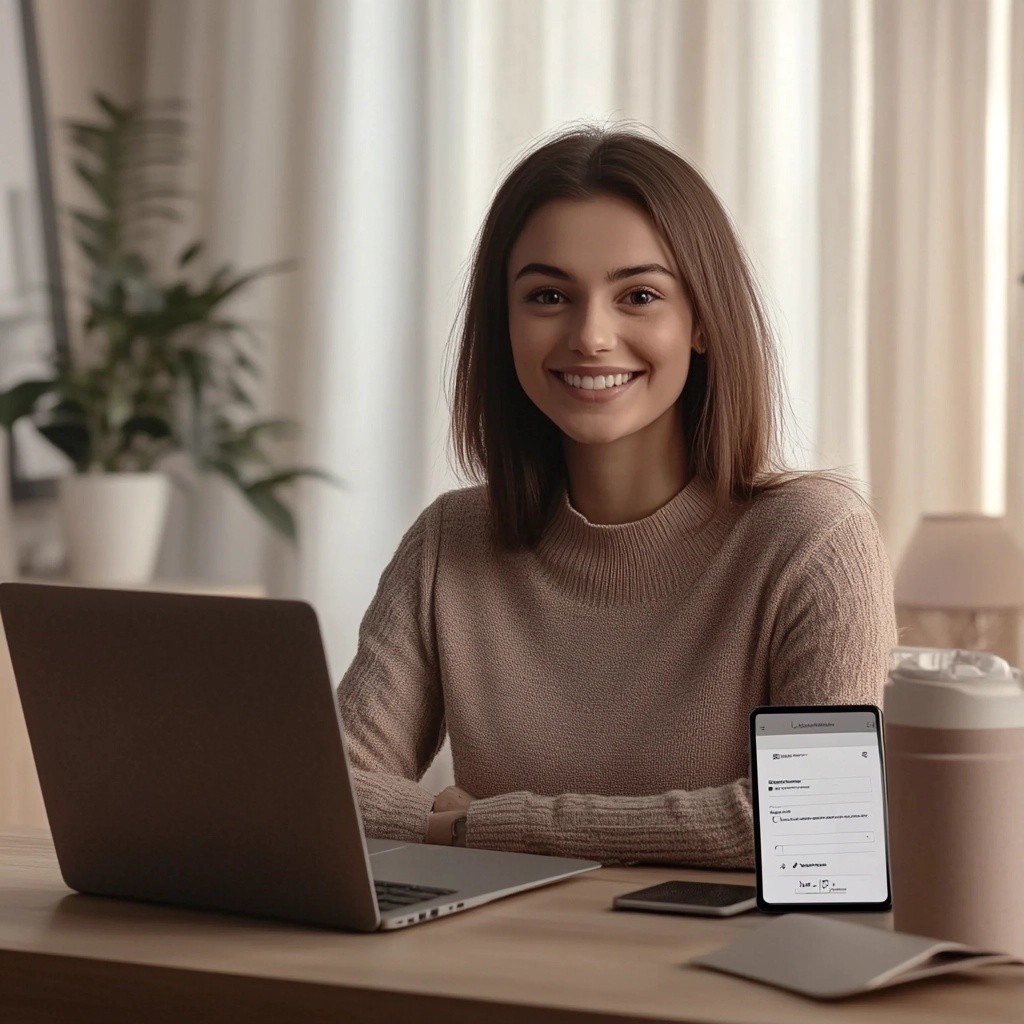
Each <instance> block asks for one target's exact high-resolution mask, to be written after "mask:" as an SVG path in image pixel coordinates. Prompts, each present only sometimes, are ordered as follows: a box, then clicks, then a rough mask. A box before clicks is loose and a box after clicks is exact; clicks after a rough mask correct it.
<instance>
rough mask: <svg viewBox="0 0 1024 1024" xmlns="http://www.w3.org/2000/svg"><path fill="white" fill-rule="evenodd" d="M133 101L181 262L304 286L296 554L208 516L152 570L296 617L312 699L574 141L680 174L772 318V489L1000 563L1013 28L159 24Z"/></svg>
mask: <svg viewBox="0 0 1024 1024" xmlns="http://www.w3.org/2000/svg"><path fill="white" fill-rule="evenodd" d="M150 29H151V31H150V37H149V39H150V42H149V54H148V68H149V92H150V94H151V95H153V96H166V95H182V96H186V97H188V98H189V99H190V100H191V101H192V103H193V108H192V116H193V121H194V124H195V128H196V132H197V140H198V143H199V145H198V146H197V152H198V155H199V158H200V166H199V168H198V176H197V186H198V188H199V190H200V192H201V217H200V223H199V230H200V231H201V232H205V233H207V234H208V235H209V237H210V238H211V240H212V242H213V245H214V249H215V251H216V252H217V253H219V254H220V255H222V256H225V257H231V258H233V259H235V260H237V261H239V262H241V263H244V264H254V263H262V262H267V261H272V260H275V259H279V258H288V257H296V258H298V259H299V260H300V262H301V267H300V269H299V270H298V271H297V272H295V273H294V274H291V275H289V276H287V277H282V278H279V279H276V280H274V281H272V282H268V283H266V284H264V285H261V286H260V290H258V291H257V290H256V289H254V290H253V293H252V298H251V299H250V300H248V301H247V302H246V303H244V304H241V308H240V312H242V313H244V314H247V315H250V316H255V317H257V318H259V319H260V320H261V321H263V322H264V325H265V333H266V335H267V337H268V338H270V339H272V342H273V343H272V345H271V346H270V347H269V349H268V376H267V381H266V394H265V401H266V403H267V408H268V410H272V411H275V412H282V411H283V412H286V413H291V414H293V415H295V416H297V417H298V418H299V419H301V420H302V422H303V424H304V426H305V439H304V441H303V442H302V443H301V445H299V446H297V447H295V448H293V449H292V450H291V451H289V452H288V453H287V454H288V455H290V456H293V457H295V458H301V459H303V460H306V461H309V462H312V463H315V464H317V465H320V466H323V467H326V468H329V469H331V470H332V471H334V472H335V473H337V474H338V475H339V476H341V477H343V478H344V479H345V480H346V481H347V485H348V486H347V489H346V490H333V489H330V488H328V487H325V486H322V485H318V484H308V485H304V486H303V488H302V489H301V490H300V491H299V492H298V494H297V495H296V497H297V500H298V502H299V506H300V512H301V516H300V521H301V530H302V540H301V545H300V548H299V550H298V553H297V555H296V554H295V553H293V552H291V551H290V550H289V549H288V548H287V547H286V546H284V545H282V544H279V543H276V542H273V541H272V540H270V539H268V535H267V533H266V531H265V530H264V528H263V527H262V526H261V525H260V524H259V523H258V522H256V520H255V519H254V518H253V517H252V516H250V515H249V514H248V513H247V512H246V511H245V510H244V509H242V508H241V507H240V504H239V503H238V502H237V501H236V500H235V499H234V496H233V495H231V494H228V493H227V492H225V491H223V490H222V489H220V488H216V487H206V488H205V489H204V491H203V492H201V495H200V500H198V501H193V502H192V503H191V504H190V505H188V506H185V505H184V503H183V505H182V508H181V509H180V510H179V514H178V528H177V532H176V535H175V536H174V537H173V538H172V542H171V543H170V544H169V545H168V550H167V551H166V552H165V567H164V568H165V571H174V570H177V571H180V572H202V573H203V574H205V575H208V576H213V577H215V578H225V579H226V578H232V579H236V580H238V579H243V578H248V579H252V578H255V579H259V580H262V581H264V582H266V583H267V584H268V585H269V587H270V589H271V592H272V593H277V594H282V595H298V596H302V597H305V598H307V599H309V600H311V601H312V602H313V603H314V604H315V605H316V607H317V608H318V610H319V612H320V615H321V620H322V622H323V623H324V626H325V631H326V634H327V636H326V639H327V643H328V647H329V651H330V656H331V660H332V669H333V671H334V674H335V676H337V675H339V674H340V673H341V671H343V669H344V667H345V666H346V665H347V663H348V660H349V659H350V657H351V655H352V653H353V651H354V647H355V639H356V630H357V627H358V622H359V619H360V616H361V614H362V612H363V610H364V608H365V606H366V604H367V603H368V601H369V599H370V597H371V595H372V592H373V589H374V587H375V586H376V581H377V577H378V575H379V573H380V570H381V569H382V568H383V566H384V564H385V563H386V561H387V559H388V558H389V557H390V555H391V553H392V552H393V550H394V548H395V545H396V543H397V541H398V539H399V536H400V535H401V533H402V531H403V530H404V529H405V528H406V527H407V526H408V525H409V524H410V523H411V521H412V519H413V518H414V517H415V515H416V514H417V512H418V511H419V510H420V509H421V508H422V507H423V506H424V505H425V504H426V502H427V501H429V500H430V498H431V497H432V496H433V495H435V494H437V493H438V492H439V491H441V490H443V489H445V488H447V487H451V486H455V485H456V484H457V481H456V480H455V479H454V477H453V476H452V474H451V472H450V470H449V468H448V463H447V450H446V438H447V405H446V401H445V398H444V395H443V392H442V379H443V375H442V370H443V363H444V360H443V356H444V352H445V346H446V343H447V341H448V336H449V332H450V330H451V327H452V323H453V320H454V316H455V312H456V308H457V304H458V300H459V297H460V292H461V288H462V285H463V281H464V274H465V271H466V268H467V265H468V258H469V255H470V253H471V250H472V245H473V241H474V237H475V234H476V232H477V230H478V228H479V226H480V223H481V220H482V218H483V215H484V212H485V211H486V208H487V205H488V202H489V200H490V197H491V195H492V193H493V191H494V189H495V187H496V186H497V184H498V182H499V181H500V179H501V177H502V176H503V174H504V173H506V172H507V170H508V169H509V168H510V167H511V165H512V164H513V163H514V162H515V161H516V160H517V159H518V157H520V156H521V155H522V154H523V153H524V152H525V151H526V150H527V149H528V148H530V146H531V145H532V143H533V142H534V141H535V140H536V139H537V138H538V137H539V136H540V135H542V134H545V133H547V132H549V131H551V130H554V129H556V128H558V127H560V126H561V125H563V124H565V123H566V122H568V121H572V120H577V119H597V120H601V121H617V120H620V119H624V118H629V119H636V120H639V121H642V122H644V123H646V124H649V125H650V126H652V127H653V128H654V129H655V130H656V131H657V132H658V133H660V135H661V136H662V137H663V138H664V139H665V140H666V141H667V142H668V143H669V144H671V145H673V146H675V147H676V148H678V149H679V151H681V152H682V153H683V154H684V155H685V156H686V157H687V158H688V159H690V160H691V161H693V162H694V163H695V164H696V165H697V166H698V167H700V168H701V169H702V170H703V171H704V172H705V174H706V175H707V176H708V178H709V179H710V181H711V183H712V184H713V186H714V187H715V188H716V189H717V191H718V193H719V194H720V195H721V197H722V199H723V200H724V202H725V204H726V206H727V207H728V208H729V210H730V211H731V213H732V215H733V217H734V219H735V221H736V223H737V226H738V228H739V231H740V234H741V236H742V237H743V239H744V240H745V242H746V245H747V247H748V250H749V252H750V255H751V257H752V259H753V261H754V264H755V266H756V268H757V271H758V273H759V276H760V277H761V280H762V282H763V284H764V285H765V288H766V290H767V292H768V297H769V303H770V307H771V308H772V309H773V310H774V311H775V315H776V320H777V322H778V326H779V330H780V335H781V339H782V346H783V354H784V360H785V366H786V370H787V378H788V382H789V388H790V396H791V401H792V416H791V428H792V436H793V447H792V449H791V457H792V460H793V461H794V462H795V463H797V464H799V465H805V466H806V465H829V466H836V465H839V466H844V467H847V468H848V469H850V470H851V471H852V472H853V473H854V474H856V475H857V476H859V477H860V478H862V479H863V480H864V481H865V482H866V484H867V487H868V490H869V492H870V495H871V497H872V500H873V503H874V505H875V507H876V509H877V511H878V514H879V519H880V522H881V525H882V528H883V532H884V534H885V537H886V540H887V543H888V544H889V547H890V554H891V556H892V557H893V559H894V560H896V559H897V558H898V556H899V554H900V552H901V550H902V547H903V545H904V544H905V542H906V540H907V539H908V537H909V533H910V531H911V530H912V529H913V526H914V524H915V523H916V521H917V519H918V517H919V516H920V515H921V514H922V513H924V512H942V511H954V510H958V509H967V510H969V509H975V510H980V511H989V512H996V513H999V512H1002V511H1003V509H1004V507H1005V508H1006V509H1007V510H1008V513H1009V515H1010V516H1011V517H1013V519H1014V522H1015V523H1016V524H1017V528H1018V529H1020V531H1021V535H1022V538H1024V445H1022V443H1021V441H1022V437H1024V399H1022V387H1021V384H1022V374H1024V355H1022V349H1024V316H1022V307H1024V302H1022V296H1024V288H1022V287H1021V286H1020V285H1016V284H1015V283H1014V279H1015V277H1017V276H1019V275H1020V273H1022V272H1024V155H1022V154H1024V0H902V2H900V3H898V4H897V3H890V2H885V0H427V2H417V0H348V2H342V0H304V2H300V3H286V2H284V0H219V2H210V0H151V24H150Z"/></svg>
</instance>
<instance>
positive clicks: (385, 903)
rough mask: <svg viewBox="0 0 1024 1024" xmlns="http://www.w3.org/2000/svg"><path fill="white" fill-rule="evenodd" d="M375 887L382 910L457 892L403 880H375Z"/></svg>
mask: <svg viewBox="0 0 1024 1024" xmlns="http://www.w3.org/2000/svg"><path fill="white" fill-rule="evenodd" d="M373 887H374V888H375V889H376V890H377V906H378V907H380V909H381V910H397V909H398V908H399V907H409V906H412V904H413V903H423V902H424V901H425V900H432V899H436V898H437V897H438V896H451V895H452V894H453V893H454V892H455V890H454V889H435V888H434V887H433V886H430V885H406V884H404V883H402V882H377V881H374V883H373Z"/></svg>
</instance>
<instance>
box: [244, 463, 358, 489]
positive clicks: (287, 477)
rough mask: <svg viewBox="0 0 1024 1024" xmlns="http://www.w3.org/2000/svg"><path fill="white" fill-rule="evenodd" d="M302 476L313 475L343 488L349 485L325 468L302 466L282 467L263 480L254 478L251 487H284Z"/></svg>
mask: <svg viewBox="0 0 1024 1024" xmlns="http://www.w3.org/2000/svg"><path fill="white" fill-rule="evenodd" d="M300 477H313V478H314V479H317V480H323V481H325V482H326V483H329V484H333V485H334V486H335V487H340V488H342V489H344V488H345V487H346V486H347V485H346V483H345V481H344V480H342V479H340V478H339V477H336V476H335V475H334V474H333V473H328V472H327V471H326V470H323V469H314V468H312V467H311V466H301V467H296V468H293V469H282V470H279V471H278V472H277V473H274V474H273V475H272V476H268V477H264V478H263V479H262V480H254V481H253V482H252V483H250V484H249V489H250V490H274V489H275V488H278V487H283V486H284V485H285V484H290V483H294V482H295V481H296V480H298V479H299V478H300Z"/></svg>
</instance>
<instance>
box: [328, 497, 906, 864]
mask: <svg viewBox="0 0 1024 1024" xmlns="http://www.w3.org/2000/svg"><path fill="white" fill-rule="evenodd" d="M713 509H714V505H713V501H712V496H711V492H710V490H709V488H708V487H707V486H706V485H705V484H703V483H701V482H700V481H693V482H691V483H690V484H689V485H688V486H687V487H686V488H684V489H683V490H682V491H680V493H679V494H678V495H676V497H675V498H673V499H672V501H670V502H669V503H668V504H667V505H665V506H664V507H663V508H661V509H660V510H659V511H657V512H656V513H654V515H651V516H649V517H647V518H646V519H643V520H641V521H639V522H635V523H628V524H625V525H617V526H600V525H595V524H593V523H590V522H588V521H587V520H586V519H584V517H583V516H581V515H580V514H579V513H578V512H576V511H575V510H574V509H573V508H572V506H571V505H570V504H569V502H568V500H567V499H566V498H565V497H564V496H563V499H562V501H561V504H560V506H559V508H558V511H557V514H556V515H555V518H554V520H553V521H552V523H551V524H550V526H549V527H548V529H547V530H546V532H545V534H544V537H543V538H542V540H541V543H540V544H539V545H538V547H537V548H536V549H535V550H532V551H520V552H502V551H499V550H497V549H495V547H494V546H493V544H492V542H491V534H490V513H489V509H488V503H487V495H486V491H485V490H484V489H483V488H482V487H476V488H467V489H464V490H457V491H451V492H449V493H447V494H444V495H442V496H441V497H440V498H438V499H437V500H436V501H435V502H434V503H433V504H432V505H431V506H430V507H429V508H428V509H427V510H426V511H425V512H423V514H422V515H421V516H420V517H419V519H417V521H416V522H415V523H414V524H413V526H412V528H411V529H410V530H409V532H408V533H407V534H406V535H405V537H404V538H403V540H402V543H401V544H400V545H399V548H398V551H397V552H396V554H395V556H394V558H393V559H392V561H391V564H390V565H389V566H388V567H387V569H386V570H385V571H384V573H383V575H382V576H381V580H380V585H379V587H378V590H377V594H376V596H375V598H374V600H373V603H372V604H371V605H370V608H369V610H368V611H367V613H366V616H365V618H364V619H363V623H362V625H361V627H360V632H359V647H358V651H357V654H356V657H355V660H354V661H353V663H352V665H351V666H350V668H349V670H348V672H346V674H345V677H344V678H343V679H342V681H341V683H340V685H339V687H338V702H339V707H340V710H341V715H342V720H343V723H344V726H345V730H346V734H347V738H348V749H349V757H350V759H351V762H352V766H353V769H354V775H355V782H356V789H357V793H358V797H359V802H360V807H361V809H362V814H363V820H364V822H365V825H366V830H367V833H368V834H369V835H371V836H378V837H382V838H399V839H405V840H412V841H421V840H422V839H423V836H424V833H425V830H426V823H427V815H428V814H429V812H430V809H431V806H432V803H433V794H432V793H429V792H427V791H426V790H424V789H423V788H422V787H421V786H419V785H418V782H417V780H418V779H420V778H421V777H422V775H423V772H424V771H425V770H426V769H427V767H428V766H429V764H430V762H431V760H432V759H433V757H434V755H435V754H436V753H437V751H438V749H439V748H440V746H441V744H442V742H443V740H444V736H445V733H446V732H447V734H448V735H449V736H450V737H451V744H452V755H453V760H454V764H455V778H456V782H457V784H458V785H459V786H461V787H462V788H463V789H465V790H467V791H468V792H469V793H471V794H472V795H473V796H474V797H475V798H476V799H475V801H474V803H473V804H472V806H471V808H470V810H469V816H468V828H467V843H468V845H469V846H474V847H484V848H487V849H501V850H521V851H526V852H531V853H550V854H561V855H564V856H574V857H590V858H594V859H596V860H600V861H603V862H604V863H636V862H661V863H677V864H688V865H700V866H709V867H747V868H749V867H751V866H752V865H753V830H752V813H751V801H750V784H749V780H748V775H749V763H748V751H747V743H748V739H747V737H748V724H747V721H748V715H749V713H750V711H751V709H752V708H754V707H756V706H758V705H760V704H852V703H875V704H877V703H880V702H881V695H882V686H883V684H884V681H885V671H886V654H887V652H888V650H889V648H890V647H891V646H892V645H893V644H895V642H896V626H895V616H894V611H893V594H892V577H891V573H890V569H889V564H888V561H887V559H886V555H885V551H884V549H883V547H882V543H881V539H880V537H879V534H878V530H877V527H876V525H875V522H874V519H873V517H872V516H871V513H870V511H869V510H868V509H867V508H866V506H865V505H864V504H863V503H862V502H861V501H860V500H859V499H858V498H857V497H856V496H855V495H853V494H852V493H850V492H849V491H848V490H847V489H846V488H844V487H842V486H841V485H839V484H835V483H832V482H830V481H827V480H822V479H817V478H803V479H799V480H797V481H795V482H793V483H789V484H787V485H785V486H783V487H782V488H780V489H778V490H775V491H770V492H767V493H765V494H762V495H760V496H758V497H757V498H756V499H754V500H753V501H752V502H750V503H749V504H747V505H745V506H742V507H740V506H737V507H735V508H733V509H731V510H730V511H729V512H727V513H725V514H721V513H714V512H713ZM709 517H710V521H708V519H709Z"/></svg>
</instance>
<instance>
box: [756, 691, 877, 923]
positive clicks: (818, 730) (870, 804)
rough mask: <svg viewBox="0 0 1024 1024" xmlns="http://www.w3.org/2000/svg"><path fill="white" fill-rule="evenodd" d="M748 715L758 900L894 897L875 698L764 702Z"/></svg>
mask: <svg viewBox="0 0 1024 1024" xmlns="http://www.w3.org/2000/svg"><path fill="white" fill-rule="evenodd" d="M750 722H751V744H752V751H751V789H752V794H753V798H754V823H755V828H754V833H755V840H756V847H757V887H758V904H759V905H760V906H762V907H770V908H773V909H777V908H778V909H791V908H793V909H797V908H802V909H810V908H813V907H815V906H821V907H832V908H834V907H836V906H837V905H842V906H843V907H844V908H845V909H859V908H863V909H869V908H870V909H884V908H885V907H887V906H888V905H889V904H890V902H891V900H890V889H889V863H888V846H887V842H886V813H885V776H884V766H883V760H882V736H881V725H882V722H881V714H880V712H879V710H878V708H877V707H874V706H873V705H832V706H827V707H799V708H795V707H769V708H757V709H756V710H755V711H754V712H752V714H751V718H750Z"/></svg>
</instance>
